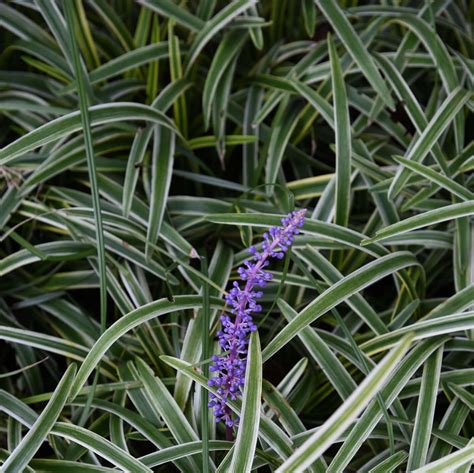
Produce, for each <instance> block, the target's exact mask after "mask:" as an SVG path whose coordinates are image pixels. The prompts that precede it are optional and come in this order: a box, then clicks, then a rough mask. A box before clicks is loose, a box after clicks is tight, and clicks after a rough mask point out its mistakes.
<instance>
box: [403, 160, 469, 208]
mask: <svg viewBox="0 0 474 473" xmlns="http://www.w3.org/2000/svg"><path fill="white" fill-rule="evenodd" d="M394 159H395V161H397V162H398V163H400V164H403V166H405V167H406V168H408V169H410V170H411V171H413V172H416V173H417V174H419V175H420V176H423V177H426V178H427V179H429V180H430V181H431V182H433V183H435V184H438V185H439V186H440V187H443V188H445V189H446V190H448V191H449V192H451V193H452V194H454V195H456V196H458V197H460V198H461V199H462V200H474V193H473V192H471V191H470V190H469V189H467V188H466V187H464V186H462V185H461V184H459V183H457V182H456V181H454V180H453V179H450V178H449V177H446V176H443V175H442V174H440V173H439V172H436V171H434V170H433V169H431V168H429V167H428V166H425V165H423V164H419V163H416V162H414V161H409V160H408V159H405V158H402V157H400V156H394Z"/></svg>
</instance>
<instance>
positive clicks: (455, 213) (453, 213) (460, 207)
mask: <svg viewBox="0 0 474 473" xmlns="http://www.w3.org/2000/svg"><path fill="white" fill-rule="evenodd" d="M473 214H474V201H472V200H470V201H468V202H462V203H460V204H452V205H446V206H444V207H441V208H440V209H435V210H430V211H429V212H424V213H422V214H418V215H414V216H413V217H409V218H407V219H405V220H402V221H401V222H397V223H394V224H393V225H389V226H388V227H385V228H383V229H382V230H379V231H378V232H377V233H376V234H375V237H373V238H370V239H367V240H364V241H363V242H362V245H367V244H369V243H374V242H377V241H380V240H384V239H385V238H390V237H393V236H398V235H401V234H403V233H406V232H409V231H411V230H416V229H417V228H422V227H426V226H428V225H434V224H436V223H440V222H446V221H449V220H454V219H457V218H461V217H467V216H470V215H473Z"/></svg>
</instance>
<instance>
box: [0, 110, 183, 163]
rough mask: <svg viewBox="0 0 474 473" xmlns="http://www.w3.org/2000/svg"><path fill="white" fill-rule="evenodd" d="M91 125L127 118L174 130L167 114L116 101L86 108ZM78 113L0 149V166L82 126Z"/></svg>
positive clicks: (40, 128) (46, 125)
mask: <svg viewBox="0 0 474 473" xmlns="http://www.w3.org/2000/svg"><path fill="white" fill-rule="evenodd" d="M89 117H90V125H91V126H96V125H100V124H104V123H113V122H120V121H127V120H146V121H149V122H153V123H156V124H159V125H163V126H164V127H167V128H169V129H170V130H172V131H173V130H174V131H176V130H175V128H174V125H173V123H172V122H171V121H170V119H169V118H168V117H166V115H164V114H163V113H161V112H159V111H158V110H155V109H154V108H153V107H149V106H147V105H141V104H134V103H128V102H118V103H109V104H101V105H94V106H92V107H90V108H89ZM81 126H82V125H81V113H80V112H72V113H70V114H68V115H65V116H63V117H60V118H57V119H56V120H53V121H51V122H48V123H46V124H45V125H42V126H40V127H39V128H36V129H35V130H33V131H31V132H30V133H28V134H26V135H24V136H22V137H21V138H19V139H17V140H16V141H14V142H13V143H10V144H9V145H7V146H5V147H4V148H2V149H1V150H0V165H3V164H6V163H8V162H10V161H12V160H13V159H15V158H16V157H18V156H21V155H22V154H24V153H27V152H28V151H31V150H33V149H35V148H38V147H39V146H43V145H45V144H47V143H51V142H52V141H55V140H58V139H60V138H62V137H63V136H67V135H69V134H71V133H74V132H76V131H79V130H80V129H81Z"/></svg>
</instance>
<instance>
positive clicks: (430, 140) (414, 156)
mask: <svg viewBox="0 0 474 473" xmlns="http://www.w3.org/2000/svg"><path fill="white" fill-rule="evenodd" d="M471 97H472V93H471V92H469V91H466V90H463V89H461V88H458V89H455V90H454V91H453V92H452V93H451V94H449V96H448V97H446V99H445V101H444V102H443V104H442V105H441V107H439V109H438V111H437V112H436V114H435V115H434V117H433V118H432V119H431V121H430V122H429V123H428V125H427V127H426V128H425V129H424V131H423V133H422V134H421V135H420V136H419V138H418V140H417V141H416V142H415V144H414V145H413V146H412V147H411V148H410V150H409V152H408V153H407V155H406V159H407V160H410V161H414V162H421V161H423V159H424V158H425V157H426V155H427V154H428V153H429V151H430V149H431V148H432V147H433V144H434V143H436V141H437V140H438V138H439V137H440V135H441V133H443V131H444V130H445V129H446V128H447V127H448V126H449V124H450V123H451V122H452V121H453V119H454V117H455V116H456V114H457V113H458V112H459V111H460V110H461V108H462V107H463V106H464V105H465V104H466V102H467V101H468V100H469V99H470V98H471ZM409 175H410V172H409V171H408V170H407V169H404V168H401V169H400V170H399V171H398V172H397V174H396V176H395V177H394V179H393V181H392V184H391V185H390V189H389V197H391V198H394V197H396V196H397V195H398V194H399V193H400V191H401V190H402V188H403V186H404V185H405V184H406V183H407V180H408V177H409Z"/></svg>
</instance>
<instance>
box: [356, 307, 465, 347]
mask: <svg viewBox="0 0 474 473" xmlns="http://www.w3.org/2000/svg"><path fill="white" fill-rule="evenodd" d="M473 326H474V312H461V313H459V314H450V315H446V316H443V317H438V318H436V319H431V320H423V321H420V322H416V323H414V324H412V325H407V326H405V327H402V328H400V329H398V330H393V331H392V332H390V333H386V334H384V335H380V336H378V337H374V338H372V339H370V340H368V341H367V342H364V343H362V345H361V348H362V349H363V350H364V351H365V352H366V353H369V354H374V353H377V352H379V351H383V350H387V349H388V348H390V347H391V346H393V345H394V344H395V343H396V342H397V341H398V339H399V337H400V336H403V335H405V334H407V333H414V334H415V340H420V339H423V338H426V337H435V336H438V335H443V334H447V333H452V332H457V331H460V330H470V329H471V328H473Z"/></svg>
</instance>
